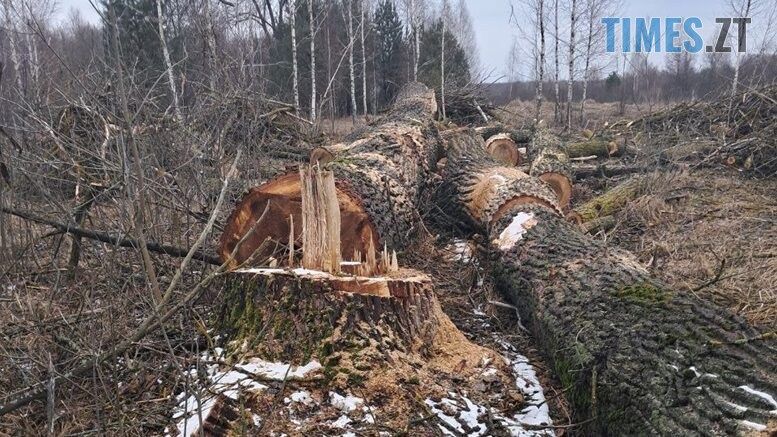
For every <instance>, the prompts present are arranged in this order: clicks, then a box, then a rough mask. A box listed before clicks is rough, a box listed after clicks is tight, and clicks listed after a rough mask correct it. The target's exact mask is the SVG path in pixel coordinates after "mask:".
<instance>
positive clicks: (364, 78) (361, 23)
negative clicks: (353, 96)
mask: <svg viewBox="0 0 777 437" xmlns="http://www.w3.org/2000/svg"><path fill="white" fill-rule="evenodd" d="M359 9H360V13H361V16H360V19H359V30H360V32H359V36H360V40H361V46H362V106H363V107H364V108H363V111H364V115H365V116H367V55H366V49H365V47H364V28H365V27H367V26H366V22H365V21H364V9H365V0H361V2H360V4H359Z"/></svg>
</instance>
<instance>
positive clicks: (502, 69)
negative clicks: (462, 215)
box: [58, 0, 768, 80]
mask: <svg viewBox="0 0 777 437" xmlns="http://www.w3.org/2000/svg"><path fill="white" fill-rule="evenodd" d="M430 1H431V2H435V1H437V0H430ZM514 1H517V0H466V2H467V5H468V7H469V10H470V14H471V15H472V24H473V27H474V29H475V33H476V40H477V45H478V50H479V53H480V63H481V69H482V71H483V73H484V74H486V75H488V77H489V78H490V80H497V79H499V78H503V76H505V73H506V71H507V67H506V63H507V57H508V53H509V51H510V47H511V46H512V41H513V38H514V36H517V35H518V30H517V29H516V26H515V24H511V23H510V11H511V8H510V4H511V2H514ZM560 2H561V3H562V4H565V3H567V1H566V0H560ZM546 3H551V4H552V1H550V0H546ZM578 3H582V1H581V0H578ZM765 3H768V1H767V2H765ZM728 4H729V0H651V1H644V0H623V10H622V11H621V12H620V14H619V15H620V16H622V17H646V18H647V17H649V18H652V17H661V18H663V17H667V16H672V17H691V16H696V17H699V18H701V19H702V22H703V23H704V28H703V29H702V31H701V32H700V33H701V36H702V38H704V40H705V44H706V43H708V41H709V40H710V39H712V38H713V37H712V35H716V34H717V27H716V25H715V24H714V23H715V21H714V18H715V17H725V16H728V15H729V14H728V13H727V10H728ZM71 8H75V9H77V10H79V11H81V13H82V15H83V16H84V18H86V19H87V20H89V21H91V22H97V21H98V16H97V14H96V13H95V12H94V10H93V9H92V6H91V5H90V3H89V0H59V11H58V16H59V17H60V19H62V18H64V17H66V16H67V15H68V11H69V10H70V9H71ZM516 10H517V11H518V9H516ZM759 18H765V17H759V16H754V17H753V20H754V23H753V25H754V26H755V25H757V24H758V23H757V21H758V19H759ZM750 41H752V38H751V39H750ZM698 56H703V55H701V54H699V55H698ZM651 59H653V62H655V63H658V64H660V63H662V62H663V56H662V55H661V54H652V55H651ZM527 68H528V67H527Z"/></svg>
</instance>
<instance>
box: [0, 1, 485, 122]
mask: <svg viewBox="0 0 777 437" xmlns="http://www.w3.org/2000/svg"><path fill="white" fill-rule="evenodd" d="M3 2H4V3H2V6H3V15H2V16H3V19H4V21H3V32H2V35H1V36H0V38H1V40H0V42H2V45H3V47H4V48H7V50H4V53H7V55H6V56H4V59H3V65H4V70H3V71H4V74H3V75H2V85H3V93H4V95H5V96H6V97H8V98H11V99H16V98H18V97H24V98H25V99H26V100H28V101H34V102H35V103H36V104H42V105H49V104H56V103H57V102H58V101H59V102H61V101H62V100H63V99H74V98H78V96H79V93H82V92H83V91H84V88H86V89H88V90H89V91H90V92H97V93H102V94H108V93H109V89H110V86H111V84H112V82H114V79H115V76H114V75H115V71H114V68H113V66H114V65H115V62H114V61H115V60H116V59H117V58H118V59H119V60H120V61H121V63H122V65H124V66H126V68H127V71H128V72H129V74H130V75H131V77H132V78H133V85H134V86H136V87H138V88H140V89H147V90H149V92H150V93H151V94H152V95H153V96H154V97H155V98H156V99H157V100H158V104H160V105H164V107H165V108H166V111H167V112H169V113H170V114H171V115H173V116H175V117H176V118H178V119H180V118H182V117H185V115H186V112H187V108H193V107H196V106H197V104H198V102H199V101H201V100H202V99H203V98H204V97H205V96H208V95H211V96H212V95H218V94H219V93H223V92H225V90H241V91H243V92H250V93H256V95H260V96H263V97H266V98H271V99H275V100H279V101H283V102H288V103H291V104H293V105H294V106H295V108H296V110H297V113H298V115H300V116H302V117H304V118H307V119H309V120H310V121H313V122H315V121H317V119H319V118H320V117H321V116H325V117H327V118H337V117H342V116H346V115H350V116H353V117H356V116H364V115H366V114H375V113H377V112H380V111H381V110H383V109H384V108H386V106H387V105H388V104H389V103H390V102H391V101H392V100H393V98H394V95H395V93H396V92H397V90H398V89H399V88H400V87H401V86H402V85H403V84H404V83H407V82H409V81H414V80H419V81H422V82H424V83H426V84H428V85H430V86H432V87H434V88H436V89H441V88H442V87H444V86H445V84H446V83H448V84H449V85H454V86H455V85H465V84H467V83H469V82H470V80H471V79H472V77H473V71H474V70H475V68H476V64H477V52H476V49H475V45H474V33H473V29H472V25H471V19H470V16H469V11H468V10H467V7H466V4H465V2H464V1H463V0H460V1H458V2H457V3H456V4H449V2H448V0H442V1H440V2H431V1H426V0H338V1H324V0H272V1H271V0H267V1H259V0H197V1H188V0H100V2H99V3H98V4H97V12H98V13H99V15H100V21H101V22H100V23H99V24H91V23H89V22H87V21H85V20H84V19H83V17H82V16H80V15H79V14H77V13H71V14H70V16H69V17H68V18H67V19H66V20H65V22H64V23H63V24H62V25H55V24H54V23H53V19H52V17H53V15H54V9H53V7H54V4H53V2H48V0H46V1H43V2H38V1H32V0H24V1H22V2H18V3H17V2H15V1H14V2H11V1H10V0H3ZM114 33H115V34H116V36H118V39H119V41H120V45H119V46H118V47H119V48H118V52H116V51H117V50H114V48H113V46H112V45H111V44H110V41H111V38H112V36H113V34H114ZM5 116H8V114H5Z"/></svg>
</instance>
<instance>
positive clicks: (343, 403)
mask: <svg viewBox="0 0 777 437" xmlns="http://www.w3.org/2000/svg"><path fill="white" fill-rule="evenodd" d="M329 403H330V404H332V406H333V407H335V408H337V409H338V410H340V411H342V412H344V413H350V412H352V411H354V410H356V408H357V407H358V406H359V405H361V404H363V403H364V399H362V398H358V397H356V396H353V395H350V394H346V395H345V396H343V395H341V394H339V393H335V392H333V391H330V392H329Z"/></svg>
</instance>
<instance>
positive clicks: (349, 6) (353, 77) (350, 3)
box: [345, 0, 359, 124]
mask: <svg viewBox="0 0 777 437" xmlns="http://www.w3.org/2000/svg"><path fill="white" fill-rule="evenodd" d="M345 4H346V8H347V11H346V12H347V14H348V32H347V33H348V73H349V77H350V79H351V120H352V121H353V124H356V115H357V113H358V112H359V108H358V107H357V106H356V72H355V71H354V65H353V45H354V43H355V41H356V38H355V36H354V30H353V0H346V1H345Z"/></svg>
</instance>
